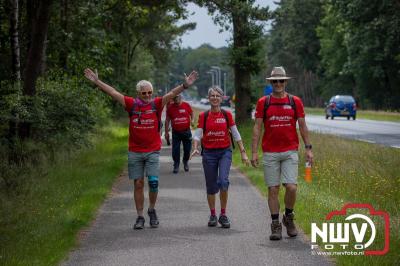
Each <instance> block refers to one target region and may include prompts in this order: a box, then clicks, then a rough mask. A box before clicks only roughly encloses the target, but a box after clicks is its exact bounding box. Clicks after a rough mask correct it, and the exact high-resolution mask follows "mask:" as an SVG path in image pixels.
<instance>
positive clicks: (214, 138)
mask: <svg viewBox="0 0 400 266" xmlns="http://www.w3.org/2000/svg"><path fill="white" fill-rule="evenodd" d="M204 113H205V112H201V113H200V115H199V123H198V125H197V128H203V126H204ZM226 114H227V117H228V120H229V127H228V126H227V123H226V120H225V116H224V114H223V113H222V112H216V113H214V112H211V110H210V111H209V112H208V117H207V121H206V132H204V131H203V138H202V140H201V143H202V144H203V147H204V148H205V149H224V148H228V147H229V146H230V145H231V139H230V136H229V128H230V127H231V126H234V125H235V121H234V120H233V116H232V113H231V112H229V111H226Z"/></svg>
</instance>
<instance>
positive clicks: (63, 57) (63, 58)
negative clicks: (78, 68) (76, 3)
mask: <svg viewBox="0 0 400 266" xmlns="http://www.w3.org/2000/svg"><path fill="white" fill-rule="evenodd" d="M61 29H62V34H63V36H62V43H63V44H64V45H62V46H61V50H60V54H59V59H60V66H61V67H62V68H63V69H67V63H68V62H67V58H68V46H67V45H66V44H67V35H68V0H61Z"/></svg>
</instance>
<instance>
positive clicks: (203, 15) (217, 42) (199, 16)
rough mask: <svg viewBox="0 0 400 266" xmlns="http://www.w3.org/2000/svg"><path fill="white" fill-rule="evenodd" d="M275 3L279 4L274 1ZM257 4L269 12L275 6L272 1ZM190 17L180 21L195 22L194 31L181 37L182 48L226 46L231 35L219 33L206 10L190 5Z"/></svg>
mask: <svg viewBox="0 0 400 266" xmlns="http://www.w3.org/2000/svg"><path fill="white" fill-rule="evenodd" d="M275 2H279V1H276V0H275ZM256 3H257V4H259V5H260V6H263V7H264V6H269V8H270V10H273V9H274V8H275V7H276V5H275V4H274V3H273V0H257V1H256ZM187 9H188V11H189V14H191V13H193V12H194V14H193V15H190V16H189V18H188V19H187V20H184V21H182V22H183V23H188V22H196V23H197V26H196V29H195V30H193V31H189V32H188V33H186V34H185V35H183V36H182V47H183V48H186V47H191V48H197V47H199V46H200V45H202V44H203V43H208V44H211V45H212V46H213V47H215V48H219V47H223V46H227V45H228V41H229V40H230V39H231V38H232V33H231V32H229V31H224V32H219V30H220V27H219V26H216V25H215V24H214V22H213V20H212V17H211V16H210V15H208V13H207V9H206V8H200V7H199V6H197V5H195V4H193V3H190V4H188V7H187Z"/></svg>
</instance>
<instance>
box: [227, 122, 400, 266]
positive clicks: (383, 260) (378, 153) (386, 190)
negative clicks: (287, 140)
mask: <svg viewBox="0 0 400 266" xmlns="http://www.w3.org/2000/svg"><path fill="white" fill-rule="evenodd" d="M252 127H253V124H252V123H248V124H245V125H242V126H240V127H239V131H240V133H241V135H242V139H244V140H245V142H246V143H245V144H246V148H247V150H248V151H251V149H250V144H251V143H250V140H251V134H252ZM310 138H311V140H312V143H313V153H314V158H315V165H314V167H313V182H312V183H311V184H308V183H305V182H304V180H303V178H302V177H303V175H304V150H303V149H300V151H299V155H300V157H301V160H300V169H299V188H298V196H297V201H296V206H295V209H296V213H297V216H296V222H297V224H298V225H299V226H300V227H301V228H302V230H303V231H304V232H305V233H306V234H308V235H309V234H310V231H311V223H317V224H319V225H320V224H321V223H322V222H326V221H325V216H326V215H327V214H328V213H329V212H331V211H334V210H340V209H341V208H342V207H343V205H344V204H345V203H369V204H371V205H372V206H373V207H374V208H375V209H376V210H384V211H386V212H388V213H389V215H390V251H389V253H387V254H386V255H384V256H344V255H342V256H334V258H335V260H336V261H337V263H338V265H399V264H400V253H399V252H398V250H397V249H398V247H399V246H400V234H399V232H400V209H399V207H398V206H399V205H400V189H399V187H400V168H399V165H400V150H399V149H394V148H385V147H382V146H378V145H374V144H369V143H364V142H359V141H352V140H346V139H341V138H338V137H335V136H330V135H321V134H314V133H310ZM259 155H260V158H262V153H261V151H260V153H259ZM233 162H234V164H235V165H236V166H237V167H239V169H240V170H241V171H242V172H244V173H245V174H246V175H247V176H248V177H249V178H250V180H251V182H252V183H253V184H254V185H255V186H257V188H258V189H259V190H260V191H261V192H262V194H263V195H266V187H265V184H264V179H263V171H262V167H259V168H257V169H255V168H250V167H246V166H243V165H242V164H241V160H240V155H239V152H238V150H237V149H236V150H235V152H234V156H233ZM282 192H283V191H281V193H280V202H281V203H283V197H282V196H283V193H282ZM281 208H282V209H283V208H284V206H283V204H281ZM379 228H382V226H381V227H379ZM377 230H379V229H377ZM383 238H384V236H383V234H379V233H378V234H377V240H376V241H375V242H374V243H375V245H376V248H380V247H383V244H382V241H383ZM337 250H340V249H337ZM310 251H311V250H310ZM310 256H311V252H310Z"/></svg>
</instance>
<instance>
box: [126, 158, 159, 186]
mask: <svg viewBox="0 0 400 266" xmlns="http://www.w3.org/2000/svg"><path fill="white" fill-rule="evenodd" d="M128 173H129V179H133V180H135V179H139V178H143V177H145V176H159V174H160V152H159V151H152V152H131V151H130V152H128Z"/></svg>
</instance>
